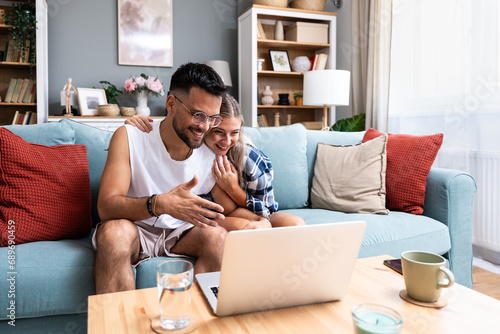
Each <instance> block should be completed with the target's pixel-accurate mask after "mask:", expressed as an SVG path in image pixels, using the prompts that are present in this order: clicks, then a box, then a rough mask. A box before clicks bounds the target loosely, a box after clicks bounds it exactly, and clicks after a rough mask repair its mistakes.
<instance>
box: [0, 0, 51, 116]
mask: <svg viewBox="0 0 500 334" xmlns="http://www.w3.org/2000/svg"><path fill="white" fill-rule="evenodd" d="M12 2H13V3H15V2H26V1H12ZM5 3H6V2H2V4H5ZM0 9H4V10H5V11H7V10H8V9H9V6H6V5H2V6H0ZM36 20H37V31H36V57H37V58H36V59H37V63H36V65H35V66H34V67H33V69H31V68H30V64H29V63H21V62H15V61H9V62H6V61H3V59H2V61H0V96H1V97H2V100H1V102H0V125H9V124H12V120H13V118H14V116H15V114H16V111H19V113H22V114H25V113H26V112H28V111H31V112H35V113H36V115H37V117H36V122H37V123H43V122H46V119H47V115H48V80H47V78H48V75H47V67H48V65H47V1H46V0H36ZM9 27H10V26H8V25H6V24H0V50H2V51H5V45H6V42H7V41H9ZM12 78H14V79H23V80H24V79H34V80H36V85H35V90H34V92H33V94H34V97H33V99H32V100H33V101H32V102H24V103H23V102H22V101H23V98H24V95H23V98H22V99H21V101H19V99H17V100H16V101H13V102H5V98H6V95H7V91H8V88H9V85H10V82H11V79H12ZM32 123H34V122H33V121H32Z"/></svg>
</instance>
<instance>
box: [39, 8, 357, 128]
mask: <svg viewBox="0 0 500 334" xmlns="http://www.w3.org/2000/svg"><path fill="white" fill-rule="evenodd" d="M172 2H173V32H174V42H173V43H174V48H173V49H174V61H173V67H171V68H167V67H141V66H121V65H118V49H117V45H118V42H117V39H118V31H117V13H118V10H117V0H85V1H84V0H48V5H49V7H48V9H49V26H48V35H49V37H48V38H49V41H48V43H49V55H48V57H49V60H48V61H49V114H50V115H60V114H61V113H62V109H63V107H61V106H60V97H59V96H60V91H61V89H62V87H63V86H64V84H65V83H66V81H67V79H68V78H69V77H71V78H72V79H73V85H74V86H75V87H82V88H92V87H96V88H101V86H100V84H99V81H101V80H106V81H110V82H112V83H113V84H115V85H116V86H117V87H118V88H119V89H121V88H123V84H124V82H125V80H126V79H127V78H128V77H129V76H130V75H139V74H141V73H145V74H148V75H153V76H158V77H159V78H160V80H161V81H162V82H163V84H164V86H165V89H168V86H169V82H170V76H171V75H172V73H173V72H174V71H175V69H176V68H177V67H178V66H179V65H181V64H183V63H186V62H188V61H193V62H203V61H205V60H212V59H219V60H226V61H228V62H229V64H230V68H231V76H232V82H233V87H232V88H231V91H230V92H231V93H232V95H233V96H237V92H238V87H237V82H238V35H237V28H238V27H237V18H238V14H239V13H241V12H243V11H244V10H246V9H247V8H248V7H250V6H251V5H252V1H251V0H182V1H181V0H173V1H172ZM325 11H330V12H337V13H338V26H337V42H338V46H337V68H339V69H345V70H350V67H351V65H350V64H351V61H350V58H348V57H346V56H345V55H344V54H343V53H342V51H341V49H340V48H341V45H344V49H345V45H350V3H349V0H344V6H343V7H342V8H341V9H337V7H335V6H334V5H333V4H332V2H331V1H327V3H326V7H325ZM342 43H343V44H342ZM346 43H347V44H346ZM344 51H345V50H344ZM344 53H345V52H344ZM165 100H166V97H165V96H164V97H159V98H155V97H150V98H149V102H148V106H149V107H150V108H151V114H152V115H153V116H155V115H157V116H159V115H163V114H164V109H165V108H164V106H165ZM118 102H119V103H120V105H121V106H135V105H136V102H135V98H134V97H133V96H130V95H126V94H124V95H121V96H120V97H119V99H118ZM344 109H345V110H344ZM344 114H345V115H344ZM340 116H341V117H340ZM349 116H350V107H340V108H337V118H343V117H349Z"/></svg>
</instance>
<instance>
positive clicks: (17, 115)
mask: <svg viewBox="0 0 500 334" xmlns="http://www.w3.org/2000/svg"><path fill="white" fill-rule="evenodd" d="M18 117H19V110H16V112H15V113H14V118H13V119H12V125H14V124H17V118H18Z"/></svg>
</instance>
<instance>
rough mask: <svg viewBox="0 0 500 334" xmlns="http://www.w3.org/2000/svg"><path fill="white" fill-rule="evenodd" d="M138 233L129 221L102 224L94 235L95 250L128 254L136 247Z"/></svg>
mask: <svg viewBox="0 0 500 334" xmlns="http://www.w3.org/2000/svg"><path fill="white" fill-rule="evenodd" d="M138 241H139V232H138V231H137V227H136V226H135V224H134V223H132V222H131V221H130V220H126V219H118V220H109V221H107V222H105V223H102V224H101V225H100V226H99V227H98V229H97V234H96V244H97V249H98V250H99V249H102V248H108V249H111V250H112V251H113V252H118V253H121V252H127V253H128V252H130V250H131V249H132V248H134V247H135V246H136V245H138Z"/></svg>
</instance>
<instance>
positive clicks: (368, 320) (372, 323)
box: [352, 304, 403, 334]
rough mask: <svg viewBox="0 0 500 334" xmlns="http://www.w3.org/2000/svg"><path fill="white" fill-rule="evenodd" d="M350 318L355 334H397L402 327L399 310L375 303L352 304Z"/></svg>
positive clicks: (401, 317)
mask: <svg viewBox="0 0 500 334" xmlns="http://www.w3.org/2000/svg"><path fill="white" fill-rule="evenodd" d="M352 320H353V321H354V326H355V328H356V333H357V334H368V333H385V334H387V333H390V334H398V333H400V332H401V328H402V327H403V316H402V315H401V314H400V313H399V312H397V311H395V310H393V309H391V308H389V307H386V306H383V305H377V304H360V305H356V306H354V307H353V309H352Z"/></svg>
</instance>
